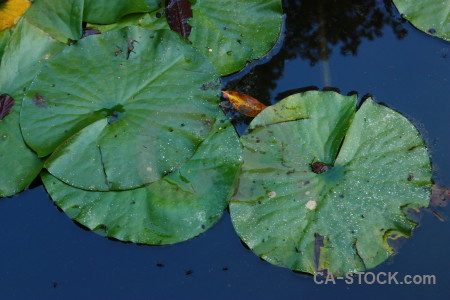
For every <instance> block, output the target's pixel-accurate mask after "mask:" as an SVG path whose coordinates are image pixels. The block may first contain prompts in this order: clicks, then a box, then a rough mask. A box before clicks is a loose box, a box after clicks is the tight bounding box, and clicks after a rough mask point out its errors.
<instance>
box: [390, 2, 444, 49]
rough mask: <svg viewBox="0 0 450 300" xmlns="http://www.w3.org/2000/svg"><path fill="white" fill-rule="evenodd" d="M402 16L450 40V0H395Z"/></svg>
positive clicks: (418, 26) (429, 31)
mask: <svg viewBox="0 0 450 300" xmlns="http://www.w3.org/2000/svg"><path fill="white" fill-rule="evenodd" d="M393 1H394V4H395V6H396V7H397V9H398V11H399V12H400V13H401V14H402V17H403V18H405V19H406V20H408V21H410V22H411V23H412V24H413V25H414V26H415V27H417V28H418V29H420V30H421V31H423V32H425V33H428V34H430V35H433V36H436V37H439V38H441V39H444V40H446V41H450V0H393Z"/></svg>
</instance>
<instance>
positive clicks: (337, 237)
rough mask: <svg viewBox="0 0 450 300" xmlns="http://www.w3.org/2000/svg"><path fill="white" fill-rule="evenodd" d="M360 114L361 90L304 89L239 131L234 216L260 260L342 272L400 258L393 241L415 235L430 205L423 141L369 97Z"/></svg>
mask: <svg viewBox="0 0 450 300" xmlns="http://www.w3.org/2000/svg"><path fill="white" fill-rule="evenodd" d="M355 110H356V96H342V95H339V94H337V93H334V92H307V93H304V94H296V95H293V96H291V97H288V98H286V99H284V100H282V101H280V102H279V103H278V104H276V105H274V106H272V107H269V108H266V109H265V110H264V111H262V112H261V113H260V114H259V115H258V116H257V117H256V118H255V119H254V121H253V122H252V123H251V124H250V127H249V132H248V133H247V134H246V135H244V136H242V137H241V141H242V143H243V146H244V164H243V166H242V173H241V176H240V179H239V180H240V183H239V188H238V190H237V192H236V194H235V196H234V197H233V199H232V200H231V203H230V212H231V217H232V220H233V224H234V226H235V228H236V231H237V232H238V234H239V236H240V237H241V238H242V239H243V241H244V242H245V243H246V244H247V245H248V246H249V247H250V248H251V249H252V250H253V251H254V252H255V253H256V254H257V255H258V256H260V257H262V258H263V259H265V260H267V261H269V262H271V263H273V264H275V265H278V266H282V267H287V268H290V269H293V270H297V271H302V272H308V273H314V272H316V271H320V270H324V269H326V270H328V271H330V272H332V273H333V274H334V275H341V274H343V273H345V272H356V271H362V270H365V269H369V268H373V267H375V266H377V265H378V264H380V263H382V262H383V261H384V260H386V259H387V258H388V257H389V256H390V255H392V254H393V249H392V248H391V247H390V246H389V244H388V240H389V239H390V238H392V239H394V238H396V237H399V236H403V237H408V236H410V235H411V231H412V229H413V228H414V227H415V226H416V225H417V224H416V223H414V222H412V221H411V220H410V219H408V217H407V210H408V209H410V208H412V209H416V208H419V207H426V206H427V205H428V203H429V201H430V187H431V166H430V160H429V156H428V151H427V149H426V147H425V143H424V141H423V140H422V138H421V136H420V134H419V133H418V131H417V129H416V128H415V127H414V125H412V124H411V123H410V122H409V121H408V120H407V119H406V118H405V117H404V116H402V115H401V114H399V113H397V112H395V111H393V110H392V109H389V108H387V107H385V106H382V105H379V104H376V103H375V102H373V101H372V99H370V98H369V99H367V100H366V101H365V102H364V103H363V104H362V106H361V108H360V109H359V110H358V111H357V112H356V114H355ZM294 111H295V112H296V114H298V116H299V117H301V118H299V119H297V120H296V119H295V118H293V112H294ZM283 114H285V115H286V119H285V120H282V115H283Z"/></svg>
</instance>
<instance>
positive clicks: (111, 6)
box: [58, 0, 160, 24]
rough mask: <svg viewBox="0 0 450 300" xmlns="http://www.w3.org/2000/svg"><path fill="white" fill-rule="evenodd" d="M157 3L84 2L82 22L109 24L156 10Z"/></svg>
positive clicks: (128, 0)
mask: <svg viewBox="0 0 450 300" xmlns="http://www.w3.org/2000/svg"><path fill="white" fill-rule="evenodd" d="M58 1H61V0H58ZM159 2H160V1H158V0H126V1H123V0H84V16H83V21H85V22H89V23H97V24H110V23H113V22H117V20H119V19H120V18H122V17H123V16H125V15H128V14H132V13H141V12H149V11H153V10H156V9H158V7H159V6H158V3H159Z"/></svg>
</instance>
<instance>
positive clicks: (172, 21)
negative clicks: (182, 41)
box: [166, 0, 192, 39]
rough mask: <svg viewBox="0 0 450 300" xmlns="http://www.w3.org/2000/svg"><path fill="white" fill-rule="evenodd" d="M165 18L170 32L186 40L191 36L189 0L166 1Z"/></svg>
mask: <svg viewBox="0 0 450 300" xmlns="http://www.w3.org/2000/svg"><path fill="white" fill-rule="evenodd" d="M166 18H167V23H169V27H170V29H172V31H175V32H178V33H179V34H180V35H181V36H182V37H184V38H186V39H187V38H188V37H189V35H190V34H191V29H192V27H191V25H189V24H188V22H189V19H190V18H192V8H191V2H189V0H166Z"/></svg>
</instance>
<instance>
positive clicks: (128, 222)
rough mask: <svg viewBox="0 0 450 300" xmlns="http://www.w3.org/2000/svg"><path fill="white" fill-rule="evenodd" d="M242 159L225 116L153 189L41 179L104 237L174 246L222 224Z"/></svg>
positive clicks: (71, 214)
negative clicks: (104, 188) (97, 187)
mask: <svg viewBox="0 0 450 300" xmlns="http://www.w3.org/2000/svg"><path fill="white" fill-rule="evenodd" d="M241 159H242V150H241V146H240V142H239V139H238V137H237V134H236V132H235V131H234V128H233V126H232V125H231V124H230V123H229V121H228V120H227V119H226V117H225V116H224V115H223V114H221V117H220V118H218V120H217V122H216V125H215V126H214V128H213V131H211V134H210V135H209V136H208V138H207V139H206V140H205V141H204V142H203V143H202V144H201V145H200V147H199V148H198V149H197V151H196V152H195V154H194V156H193V157H192V158H191V159H190V160H189V161H188V162H187V163H186V164H184V165H183V167H182V168H181V169H179V170H178V171H175V172H173V173H171V174H170V175H167V176H165V177H164V178H162V179H161V180H159V181H157V182H154V183H152V184H150V185H148V186H145V187H142V188H139V189H135V190H131V191H121V192H89V191H84V190H80V189H76V188H74V187H71V186H69V185H67V184H64V183H62V182H61V181H59V180H58V179H56V178H55V177H53V176H51V175H49V174H48V173H43V175H42V179H43V182H44V184H45V187H46V188H47V191H48V192H49V194H50V196H51V197H52V198H53V200H54V201H55V203H56V204H57V205H58V206H59V207H60V208H61V209H62V210H64V212H65V213H66V214H67V215H68V216H69V217H70V218H72V219H74V220H76V221H77V222H79V223H81V224H83V225H84V226H86V227H88V228H90V229H91V230H94V231H95V232H97V233H99V234H101V235H105V236H108V237H114V238H116V239H119V240H122V241H130V242H134V243H144V244H157V245H162V244H172V243H176V242H181V241H185V240H187V239H190V238H192V237H195V236H196V235H199V234H201V233H203V232H204V231H206V230H208V228H210V227H211V226H213V225H214V224H215V223H216V222H217V221H218V220H219V218H220V216H221V215H222V212H223V210H224V209H225V207H226V206H227V200H228V198H229V196H230V195H231V193H232V188H233V186H234V184H235V181H236V178H237V174H238V170H239V166H240V162H241Z"/></svg>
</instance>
